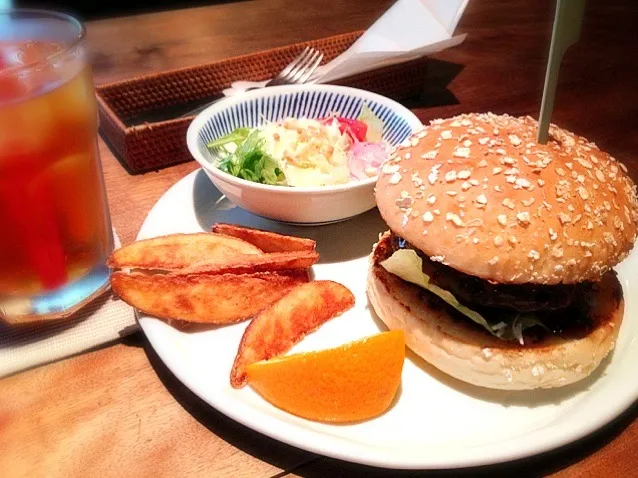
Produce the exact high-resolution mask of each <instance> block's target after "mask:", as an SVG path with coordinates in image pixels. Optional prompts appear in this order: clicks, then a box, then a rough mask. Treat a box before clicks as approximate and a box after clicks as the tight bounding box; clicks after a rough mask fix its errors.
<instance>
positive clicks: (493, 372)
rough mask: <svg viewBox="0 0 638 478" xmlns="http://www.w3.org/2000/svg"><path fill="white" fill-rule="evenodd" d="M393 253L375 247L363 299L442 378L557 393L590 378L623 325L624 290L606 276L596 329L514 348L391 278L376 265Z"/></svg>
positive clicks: (384, 245) (384, 240)
mask: <svg viewBox="0 0 638 478" xmlns="http://www.w3.org/2000/svg"><path fill="white" fill-rule="evenodd" d="M391 254H392V248H391V245H390V234H389V233H385V234H384V235H383V236H382V237H381V239H380V240H379V243H378V244H376V245H375V247H374V250H373V252H372V255H371V260H370V269H369V273H368V297H369V299H370V302H371V304H372V306H373V307H374V310H375V311H376V313H377V315H378V316H379V317H380V318H381V320H382V321H383V322H384V323H385V324H386V325H387V326H388V328H390V329H398V330H403V331H404V332H405V340H406V345H407V346H408V347H409V348H410V349H412V350H413V351H414V352H415V353H416V354H417V355H419V356H420V357H422V358H423V359H424V360H426V361H427V362H429V363H430V364H432V365H434V366H435V367H437V368H438V369H440V370H441V371H443V372H445V373H447V374H448V375H451V376H453V377H455V378H457V379H459V380H462V381H464V382H468V383H471V384H474V385H477V386H481V387H487V388H493V389H501V390H530V389H535V388H553V387H562V386H565V385H568V384H570V383H574V382H577V381H579V380H582V379H584V378H586V377H587V376H589V375H590V374H591V373H592V372H593V371H594V370H595V369H596V367H598V365H600V362H601V361H602V360H603V359H604V358H605V357H606V356H607V354H608V353H609V352H610V351H611V350H612V349H613V348H614V344H615V341H616V337H617V335H618V330H619V329H620V324H621V322H622V317H623V310H624V301H623V295H622V287H621V285H620V282H619V281H618V279H617V278H616V275H615V273H613V272H608V273H607V274H605V275H604V276H603V278H602V280H601V283H600V287H596V288H595V289H594V290H595V291H596V296H595V297H592V298H591V299H590V300H592V303H593V304H594V305H593V309H592V313H591V318H592V320H593V322H594V328H593V329H592V330H591V332H590V333H588V334H586V335H584V334H583V335H581V336H579V337H570V338H562V337H559V336H555V335H549V334H548V335H547V336H546V337H545V338H544V339H543V340H542V341H541V342H535V343H534V344H529V345H520V344H519V343H518V342H510V341H504V340H500V339H498V338H496V337H494V336H492V335H491V334H489V333H488V332H486V331H483V330H481V329H480V328H478V327H477V326H475V325H474V324H472V323H470V322H469V319H467V322H466V321H465V320H463V319H459V318H458V317H455V316H453V315H452V314H453V312H452V310H451V308H450V307H449V306H447V305H446V304H444V303H442V301H440V300H439V299H438V297H436V296H435V295H434V294H431V293H430V292H428V291H426V290H425V289H422V288H421V287H418V286H416V285H414V284H411V283H408V282H406V281H404V280H402V279H401V278H399V277H397V276H395V275H394V274H390V273H389V272H387V271H386V270H385V269H384V268H383V267H382V266H380V265H379V262H381V261H383V260H384V259H386V258H387V257H389V256H390V255H391Z"/></svg>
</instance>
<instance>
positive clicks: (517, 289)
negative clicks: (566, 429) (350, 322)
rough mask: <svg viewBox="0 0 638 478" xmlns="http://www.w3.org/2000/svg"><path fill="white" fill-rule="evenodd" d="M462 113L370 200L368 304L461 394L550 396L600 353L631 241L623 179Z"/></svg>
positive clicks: (615, 326) (584, 147)
mask: <svg viewBox="0 0 638 478" xmlns="http://www.w3.org/2000/svg"><path fill="white" fill-rule="evenodd" d="M537 127H538V125H537V122H536V121H535V120H534V119H532V118H530V117H524V118H517V117H511V116H508V115H494V114H468V115H462V116H457V117H454V118H450V119H445V120H435V121H433V122H432V123H431V124H430V125H429V126H427V127H425V128H423V129H422V130H420V131H419V132H417V133H416V134H414V135H413V136H412V137H411V138H409V139H408V140H407V141H405V142H404V143H403V144H402V145H401V146H400V147H399V148H397V149H396V150H395V151H394V152H393V153H392V155H391V156H390V158H389V159H388V161H387V162H386V163H385V164H384V165H383V167H382V170H381V173H380V175H379V180H378V183H377V186H376V190H375V196H376V202H377V205H378V208H379V211H380V213H381V216H382V217H383V219H384V220H385V222H386V223H387V225H388V226H389V228H390V230H389V231H387V232H386V233H384V234H382V235H381V237H380V239H379V242H378V243H377V244H375V246H374V249H373V252H372V254H371V257H370V269H369V274H368V296H369V299H370V302H371V304H372V306H373V307H374V309H375V311H376V313H377V314H378V315H379V317H380V318H381V320H382V321H383V322H385V324H386V325H387V326H388V327H389V328H390V329H401V330H403V331H404V332H405V336H406V344H407V345H408V347H409V348H410V349H412V350H413V351H414V352H415V353H416V354H417V355H419V356H421V357H422V358H423V359H425V360H426V361H427V362H429V363H430V364H432V365H434V366H435V367H437V368H439V369H440V370H442V371H443V372H445V373H447V374H449V375H451V376H453V377H456V378H457V379H460V380H463V381H465V382H469V383H472V384H474V385H478V386H483V387H488V388H496V389H508V390H525V389H534V388H550V387H560V386H564V385H567V384H570V383H573V382H576V381H578V380H581V379H583V378H585V377H587V376H588V375H590V374H591V373H592V371H593V370H594V369H596V367H598V365H599V364H600V362H601V361H602V360H603V359H604V358H605V356H607V354H608V353H609V352H610V351H611V350H612V349H613V348H614V344H615V341H616V337H617V335H618V330H619V328H620V325H621V322H622V318H623V308H624V302H623V291H622V287H621V285H620V283H619V281H618V278H617V276H616V273H615V272H614V271H613V270H612V267H614V266H615V265H616V264H618V263H619V262H620V261H622V260H623V259H624V258H625V257H626V256H627V255H628V253H629V252H630V250H631V249H632V247H633V244H634V241H635V240H636V233H637V223H638V200H637V198H636V186H635V185H634V183H633V182H632V181H631V179H630V178H629V177H628V176H627V174H626V173H627V170H626V168H625V167H624V166H623V165H622V164H621V163H619V162H618V161H616V160H615V159H614V158H612V157H611V156H610V155H609V154H607V153H605V152H603V151H601V150H600V149H599V148H598V147H597V146H596V145H595V144H593V143H590V142H588V141H587V140H586V139H584V138H582V137H579V136H576V135H574V134H572V133H570V132H568V131H565V130H563V129H560V128H558V127H556V126H554V125H552V126H551V127H550V140H549V141H548V143H547V144H545V145H541V144H538V143H537V142H536V140H535V138H536V133H537Z"/></svg>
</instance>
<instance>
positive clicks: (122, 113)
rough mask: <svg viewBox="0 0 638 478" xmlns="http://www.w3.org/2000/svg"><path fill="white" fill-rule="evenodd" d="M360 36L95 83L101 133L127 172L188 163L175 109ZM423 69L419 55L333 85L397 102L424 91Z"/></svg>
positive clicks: (330, 53)
mask: <svg viewBox="0 0 638 478" xmlns="http://www.w3.org/2000/svg"><path fill="white" fill-rule="evenodd" d="M362 34H363V31H357V32H352V33H347V34H343V35H337V36H332V37H328V38H322V39H319V40H314V41H309V42H303V43H297V44H293V45H288V46H285V47H281V48H276V49H272V50H267V51H261V52H257V53H253V54H249V55H243V56H239V57H235V58H229V59H225V60H221V61H216V62H213V63H208V64H204V65H198V66H193V67H188V68H181V69H177V70H171V71H166V72H162V73H158V74H153V75H148V76H142V77H137V78H132V79H129V80H125V81H119V82H115V83H109V84H104V85H101V86H99V87H97V102H98V110H99V116H100V132H101V134H102V137H103V138H104V139H105V141H106V142H107V143H108V144H109V146H110V147H111V149H112V150H113V151H114V153H115V154H116V155H117V156H118V157H119V159H120V160H121V162H122V163H123V164H124V165H125V167H126V168H127V169H128V170H129V172H131V173H141V172H145V171H149V170H156V169H160V168H163V167H166V166H170V165H173V164H177V163H181V162H185V161H189V160H191V159H192V157H191V156H190V154H189V152H188V149H187V147H186V130H187V129H188V126H189V124H190V123H191V121H192V120H193V116H184V117H182V116H181V115H182V114H184V113H186V112H187V111H189V110H191V109H192V108H194V107H197V106H198V105H200V104H202V103H204V102H205V101H206V100H208V99H210V100H212V99H214V98H215V97H219V96H221V94H222V91H223V89H224V88H228V87H229V86H230V85H231V83H233V82H234V81H238V80H250V81H262V80H265V79H268V78H271V77H273V76H274V75H276V74H277V73H278V72H279V71H281V70H282V69H283V68H284V66H286V65H287V64H288V63H290V62H291V61H292V60H293V59H294V58H295V56H296V55H297V54H298V53H299V51H301V50H302V49H303V48H304V47H305V46H313V47H315V48H317V49H319V50H320V51H322V52H323V53H324V63H325V62H328V61H330V60H332V59H333V58H336V57H337V56H338V55H340V54H341V53H343V52H344V51H345V50H347V49H348V48H349V47H350V46H351V45H352V44H353V43H354V42H355V41H356V40H357V39H358V38H359V37H360V36H361V35H362ZM426 67H427V60H426V58H420V59H416V60H412V61H409V62H406V63H400V64H395V65H392V66H388V67H384V68H381V69H377V70H372V71H367V72H365V73H361V74H357V75H354V76H350V77H348V78H342V79H340V80H337V81H335V82H334V84H339V85H345V86H351V87H355V88H361V89H365V90H369V91H373V92H375V93H379V94H381V95H384V96H388V97H390V98H393V99H396V100H402V99H406V98H409V97H414V96H418V95H419V94H420V93H421V92H422V91H423V89H424V86H425V78H426Z"/></svg>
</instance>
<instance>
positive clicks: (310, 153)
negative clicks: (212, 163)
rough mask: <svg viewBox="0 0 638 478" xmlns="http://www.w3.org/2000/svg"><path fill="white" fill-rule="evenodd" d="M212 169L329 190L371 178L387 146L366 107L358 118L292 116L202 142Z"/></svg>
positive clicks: (250, 178)
mask: <svg viewBox="0 0 638 478" xmlns="http://www.w3.org/2000/svg"><path fill="white" fill-rule="evenodd" d="M207 146H208V148H209V149H211V150H215V149H216V148H219V151H218V160H217V164H216V166H217V167H218V168H219V169H221V170H222V171H224V172H226V173H228V174H231V175H233V176H236V177H238V178H241V179H245V180H248V181H253V182H257V183H262V184H271V185H279V186H295V187H313V186H334V185H337V184H346V183H348V182H350V181H359V180H362V179H368V178H371V177H376V176H377V174H378V172H379V168H380V167H381V164H383V162H384V161H385V159H386V158H387V157H388V154H389V150H390V147H389V146H388V145H387V144H386V143H385V142H384V141H383V123H382V122H381V119H380V118H379V117H378V116H377V115H375V114H374V112H373V111H372V110H370V108H368V107H367V105H365V104H364V105H363V107H362V110H361V114H360V115H359V117H358V118H345V117H342V116H337V115H330V116H327V117H325V118H319V119H311V118H292V117H288V118H285V119H283V120H282V121H277V122H267V123H265V124H263V125H261V126H259V127H256V128H246V127H240V128H236V129H234V130H233V131H232V132H231V133H229V134H227V135H225V136H222V137H221V138H219V139H216V140H214V141H211V142H210V143H208V145H207Z"/></svg>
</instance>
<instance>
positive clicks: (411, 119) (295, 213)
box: [187, 85, 421, 225]
mask: <svg viewBox="0 0 638 478" xmlns="http://www.w3.org/2000/svg"><path fill="white" fill-rule="evenodd" d="M364 104H365V105H367V107H368V108H370V109H371V110H372V111H373V112H374V113H375V114H376V115H377V116H379V117H380V118H381V120H382V121H383V125H384V126H383V139H384V141H385V142H386V143H388V144H389V145H390V146H396V145H398V144H400V143H401V142H402V141H403V140H405V139H406V138H407V137H409V136H410V135H411V134H412V133H413V132H414V131H416V130H417V129H418V128H420V127H421V122H420V121H419V119H418V118H417V117H416V116H415V115H414V114H413V113H412V112H411V111H410V110H408V109H407V108H405V107H404V106H401V105H400V104H399V103H397V102H396V101H393V100H391V99H389V98H385V97H384V96H381V95H377V94H375V93H370V92H369V91H364V90H358V89H355V88H347V87H343V86H332V85H303V86H275V87H270V88H264V89H260V90H253V91H250V92H248V93H245V94H243V95H240V96H236V97H231V98H227V99H224V100H222V101H220V102H218V103H216V104H214V105H212V106H210V107H209V108H207V109H206V110H204V111H203V112H202V113H200V114H199V115H198V116H197V117H196V118H195V119H194V120H193V122H192V123H191V125H190V127H189V128H188V133H187V144H188V149H189V151H190V153H191V154H192V155H193V157H194V158H195V160H196V161H197V162H198V163H199V164H200V166H201V167H202V169H203V170H204V172H205V173H206V175H207V176H208V177H209V178H210V180H211V181H212V182H213V184H215V186H216V187H217V188H218V189H219V190H220V191H221V192H222V193H223V194H224V195H225V196H226V197H227V198H228V199H229V200H230V201H232V202H233V203H235V204H237V205H238V206H240V207H242V208H244V209H246V210H247V211H250V212H252V213H253V214H257V215H259V216H262V217H267V218H269V219H274V220H277V221H282V222H289V223H295V224H304V225H313V224H326V223H330V222H337V221H342V220H345V219H348V218H350V217H353V216H356V215H358V214H361V213H363V212H365V211H367V210H369V209H372V208H373V207H374V206H375V202H374V185H375V183H376V180H377V178H376V177H373V178H369V179H364V180H361V181H354V182H350V183H347V184H342V185H337V186H320V187H289V186H271V185H267V184H259V183H254V182H251V181H247V180H244V179H240V178H237V177H235V176H232V175H230V174H227V173H225V172H223V171H221V170H220V169H218V168H217V167H216V163H217V159H218V158H217V157H216V154H215V152H214V151H213V152H211V151H210V150H209V149H208V148H207V147H206V145H207V144H208V143H210V142H211V141H214V140H216V139H218V138H220V137H222V136H224V135H226V134H228V133H230V132H231V131H233V130H234V129H235V128H240V127H248V128H256V127H259V126H261V125H262V124H264V123H267V122H274V121H281V120H283V119H285V118H288V117H294V118H323V117H326V116H329V115H330V114H336V115H338V116H343V117H346V118H357V117H358V116H359V113H360V111H361V108H362V106H363V105H364Z"/></svg>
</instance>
